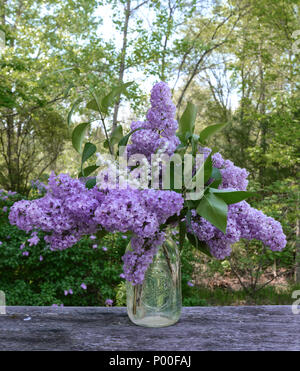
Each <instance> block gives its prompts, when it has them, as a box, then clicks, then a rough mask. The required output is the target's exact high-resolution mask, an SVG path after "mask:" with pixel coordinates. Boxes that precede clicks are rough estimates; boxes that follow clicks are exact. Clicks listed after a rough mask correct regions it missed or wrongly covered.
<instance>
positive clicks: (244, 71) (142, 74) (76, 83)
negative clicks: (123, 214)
mask: <svg viewBox="0 0 300 371" xmlns="http://www.w3.org/2000/svg"><path fill="white" fill-rule="evenodd" d="M299 19H300V17H299V2H298V1H297V0H237V1H235V0H227V1H226V0H223V1H221V0H211V1H210V0H207V1H206V0H200V1H197V0H189V1H177V0H163V1H156V0H144V1H142V0H140V1H138V0H107V1H98V0H76V1H75V0H64V1H62V0H60V1H57V0H50V1H43V0H0V188H3V190H2V191H0V223H1V224H0V290H3V291H5V292H6V295H7V302H8V304H9V305H51V304H64V305H103V304H104V303H105V300H106V299H108V298H111V299H113V300H114V302H115V303H116V304H117V305H124V280H122V279H121V278H120V273H121V272H122V265H121V256H122V255H123V253H124V249H125V247H126V239H125V238H123V237H124V236H121V235H117V234H116V235H109V236H108V237H105V240H104V241H103V246H102V245H101V246H97V248H92V245H93V243H92V241H90V240H88V239H86V240H82V241H81V242H80V243H79V244H77V246H76V247H73V248H71V249H68V250H66V251H63V252H59V253H58V252H50V251H49V250H46V248H45V245H43V243H42V242H41V243H40V244H39V245H38V246H33V247H32V248H29V250H28V251H27V253H28V254H24V251H23V250H22V249H20V245H21V244H22V242H23V241H24V239H26V235H25V233H23V232H22V231H19V230H17V228H15V227H13V226H11V225H10V224H9V223H8V212H9V208H10V206H11V205H12V203H13V202H14V201H15V200H18V199H21V198H24V197H29V198H34V197H38V196H39V192H43V190H42V187H40V183H39V182H46V181H47V179H48V176H49V174H50V172H51V171H52V170H54V171H55V172H57V173H60V172H64V173H70V174H71V175H73V176H77V173H78V164H79V161H80V156H79V154H76V152H75V151H74V149H73V148H72V145H71V140H70V139H71V133H72V128H74V127H75V126H76V125H77V124H78V123H80V122H93V125H92V126H91V129H90V132H89V133H88V136H89V138H90V140H92V141H93V143H96V144H97V146H98V150H101V148H103V143H104V141H105V136H104V133H103V131H102V129H101V125H100V122H99V120H98V117H97V116H96V115H95V116H93V111H91V110H88V109H87V107H86V102H88V101H89V100H90V99H91V95H90V92H91V90H92V91H94V92H96V93H97V94H99V95H104V94H105V92H108V91H109V90H110V89H111V87H112V86H117V85H119V84H121V83H124V82H127V81H134V83H133V84H132V85H131V86H130V87H129V88H128V91H127V92H126V93H125V95H122V97H121V98H120V99H117V100H116V101H115V104H114V107H113V108H112V109H111V110H110V111H109V113H108V122H109V124H110V129H111V130H113V128H115V127H116V126H117V124H118V123H120V122H121V123H122V125H124V126H125V127H127V128H128V131H129V125H130V122H131V121H132V120H135V119H137V120H139V119H142V117H143V116H144V114H145V112H146V111H147V109H148V106H147V105H148V103H147V102H148V98H149V94H150V88H151V86H152V84H153V83H155V82H158V81H160V80H163V81H166V82H167V83H168V84H169V86H170V87H171V88H172V91H173V100H174V102H175V103H176V106H177V112H178V116H179V115H180V114H181V113H182V112H183V110H184V108H185V106H186V103H187V102H188V101H192V102H193V103H194V104H195V105H197V107H198V109H199V112H200V113H199V114H198V117H197V130H198V131H200V130H201V129H202V128H204V127H206V126H208V125H212V124H219V123H228V124H227V126H226V128H225V129H224V130H223V131H222V132H221V133H220V134H218V135H217V136H215V137H214V139H213V140H211V142H210V143H209V144H210V147H212V148H218V150H219V151H220V152H221V154H222V155H223V156H224V157H225V158H228V159H230V160H232V161H233V162H234V163H235V164H236V165H237V166H240V167H243V168H246V169H247V170H248V171H249V172H250V189H251V188H252V189H255V190H256V191H257V192H258V193H260V194H261V196H262V197H257V198H256V199H253V201H252V202H251V203H252V205H253V206H254V207H256V208H259V209H261V210H262V211H264V212H265V213H266V214H268V215H270V216H272V217H274V218H275V219H277V220H279V221H280V222H281V223H282V226H283V229H284V232H285V234H286V235H287V239H288V244H287V247H286V248H285V249H284V250H283V251H282V252H271V251H265V248H264V247H263V246H262V245H261V244H260V243H258V242H251V243H247V244H246V242H243V243H239V244H237V246H235V247H234V251H233V254H232V255H231V257H230V258H227V259H225V260H224V261H216V260H213V259H209V258H208V257H206V256H204V255H202V254H201V253H200V252H198V251H196V250H195V248H194V247H192V246H190V245H188V244H187V246H186V250H185V252H184V255H183V257H182V264H183V268H182V269H183V295H184V302H183V303H184V305H225V304H226V305H232V304H245V303H247V304H252V303H260V304H279V303H286V304H289V303H291V301H292V299H291V292H292V291H293V290H294V289H296V288H297V287H298V288H300V286H299V285H300V243H299V233H300V222H299V211H298V210H299V209H298V206H299V181H298V179H299V148H300V140H299V138H300V129H299V124H300V84H299V83H300V81H299V80H300V79H299V76H300V74H299V72H300V64H299V60H300V22H299ZM197 130H196V132H197ZM37 180H38V181H39V182H36V181H37ZM4 190H5V191H4ZM7 191H11V192H9V193H7ZM14 192H16V193H14ZM103 247H104V248H103ZM191 262H192V264H191ZM74 263H75V264H74ZM82 283H84V284H85V286H86V287H87V289H83V288H82ZM83 287H84V286H83ZM68 290H71V291H68ZM66 291H68V292H67V293H66Z"/></svg>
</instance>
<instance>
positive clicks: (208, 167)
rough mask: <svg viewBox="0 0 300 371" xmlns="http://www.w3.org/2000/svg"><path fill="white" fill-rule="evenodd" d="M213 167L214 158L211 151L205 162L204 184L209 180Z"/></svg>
mask: <svg viewBox="0 0 300 371" xmlns="http://www.w3.org/2000/svg"><path fill="white" fill-rule="evenodd" d="M212 168H213V166H212V159H211V153H210V154H209V156H208V157H207V159H206V160H205V162H204V184H206V183H207V182H208V180H209V179H210V178H211V174H212Z"/></svg>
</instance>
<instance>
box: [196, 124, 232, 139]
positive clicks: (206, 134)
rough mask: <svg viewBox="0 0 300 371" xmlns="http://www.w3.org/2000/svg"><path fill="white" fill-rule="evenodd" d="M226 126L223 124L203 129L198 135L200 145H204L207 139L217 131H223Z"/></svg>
mask: <svg viewBox="0 0 300 371" xmlns="http://www.w3.org/2000/svg"><path fill="white" fill-rule="evenodd" d="M227 124H228V123H227V122H226V123H225V124H216V125H210V126H208V127H207V128H205V129H203V130H202V131H201V133H200V134H199V141H200V142H201V143H205V141H206V140H207V139H208V138H210V137H211V136H212V135H214V134H215V133H216V132H217V131H219V130H221V129H223V128H224V127H225V126H226V125H227Z"/></svg>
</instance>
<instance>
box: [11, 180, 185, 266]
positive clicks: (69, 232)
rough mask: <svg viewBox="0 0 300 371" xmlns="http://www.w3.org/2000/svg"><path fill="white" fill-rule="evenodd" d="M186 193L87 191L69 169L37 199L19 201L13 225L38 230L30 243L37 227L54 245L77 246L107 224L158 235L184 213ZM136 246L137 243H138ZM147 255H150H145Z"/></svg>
mask: <svg viewBox="0 0 300 371" xmlns="http://www.w3.org/2000/svg"><path fill="white" fill-rule="evenodd" d="M182 206H183V198H182V196H181V195H180V194H179V193H176V192H172V191H155V190H153V189H146V190H136V189H130V188H127V189H112V190H110V191H105V192H103V191H100V190H98V189H97V188H96V187H95V188H93V189H91V190H88V189H87V188H86V187H85V185H84V184H83V183H82V182H81V181H79V180H77V179H72V178H71V177H69V176H68V175H66V174H60V175H59V176H56V175H55V174H54V173H52V174H51V176H50V178H49V184H48V191H47V194H46V195H45V196H44V197H42V198H40V199H37V200H33V201H27V200H22V201H19V202H16V203H15V204H14V205H13V206H12V208H11V211H10V215H9V220H10V223H11V224H15V225H17V226H18V227H19V228H20V229H23V230H25V231H26V232H29V231H33V233H32V235H31V238H30V239H29V240H28V242H30V245H33V244H37V243H38V237H37V233H36V230H43V231H44V232H48V234H47V235H46V236H45V237H44V239H45V241H46V242H47V243H49V245H50V247H51V249H52V250H63V249H65V248H68V247H71V246H73V245H74V244H75V243H76V242H77V241H79V239H80V238H81V237H82V236H84V235H88V234H92V236H91V237H94V236H93V234H94V233H96V232H97V231H98V230H101V229H102V228H104V229H105V230H107V231H109V232H117V231H118V232H123V233H124V232H128V231H131V232H133V233H134V234H135V235H136V236H137V237H136V238H139V240H138V241H139V242H141V241H142V239H146V238H152V237H153V236H155V235H156V234H157V233H158V231H159V227H160V225H161V224H163V223H165V222H166V220H167V219H168V218H169V217H170V216H172V215H174V214H179V212H180V210H181V209H182ZM134 246H136V244H135V245H134ZM146 260H147V259H146Z"/></svg>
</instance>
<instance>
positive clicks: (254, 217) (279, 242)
mask: <svg viewBox="0 0 300 371" xmlns="http://www.w3.org/2000/svg"><path fill="white" fill-rule="evenodd" d="M212 161H213V166H215V167H216V168H218V169H220V172H221V174H222V184H221V185H220V187H219V188H221V189H227V190H241V191H242V190H246V189H247V185H248V180H247V176H248V172H247V171H246V170H245V169H241V168H239V167H237V166H235V165H234V164H233V162H232V161H229V160H224V159H223V157H222V156H221V155H220V153H215V154H214V155H212ZM192 213H193V219H192V222H191V226H192V229H190V232H192V231H193V232H194V233H195V234H196V235H197V237H198V238H199V240H200V241H204V242H206V243H207V245H208V246H209V248H210V252H211V254H212V255H213V256H215V257H216V258H217V259H224V258H225V257H226V256H229V255H230V253H231V245H232V244H234V243H236V242H238V241H239V240H240V239H241V238H245V239H247V240H253V239H256V240H259V241H262V242H263V243H264V244H265V245H266V246H268V247H269V248H270V249H271V250H273V251H280V250H282V249H283V248H284V247H285V245H286V237H285V235H284V233H283V230H282V227H281V224H280V223H279V222H277V221H276V220H274V219H273V218H271V217H268V216H266V215H265V214H264V213H263V212H262V211H259V210H256V209H254V208H253V207H251V206H250V205H249V204H248V203H247V202H246V201H241V202H239V203H236V204H232V205H229V206H228V217H227V228H226V234H224V233H223V232H221V231H220V230H219V229H217V228H216V227H214V226H213V225H212V224H211V223H209V222H208V221H207V220H205V219H204V218H202V217H199V216H197V213H196V211H195V210H193V211H192Z"/></svg>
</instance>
